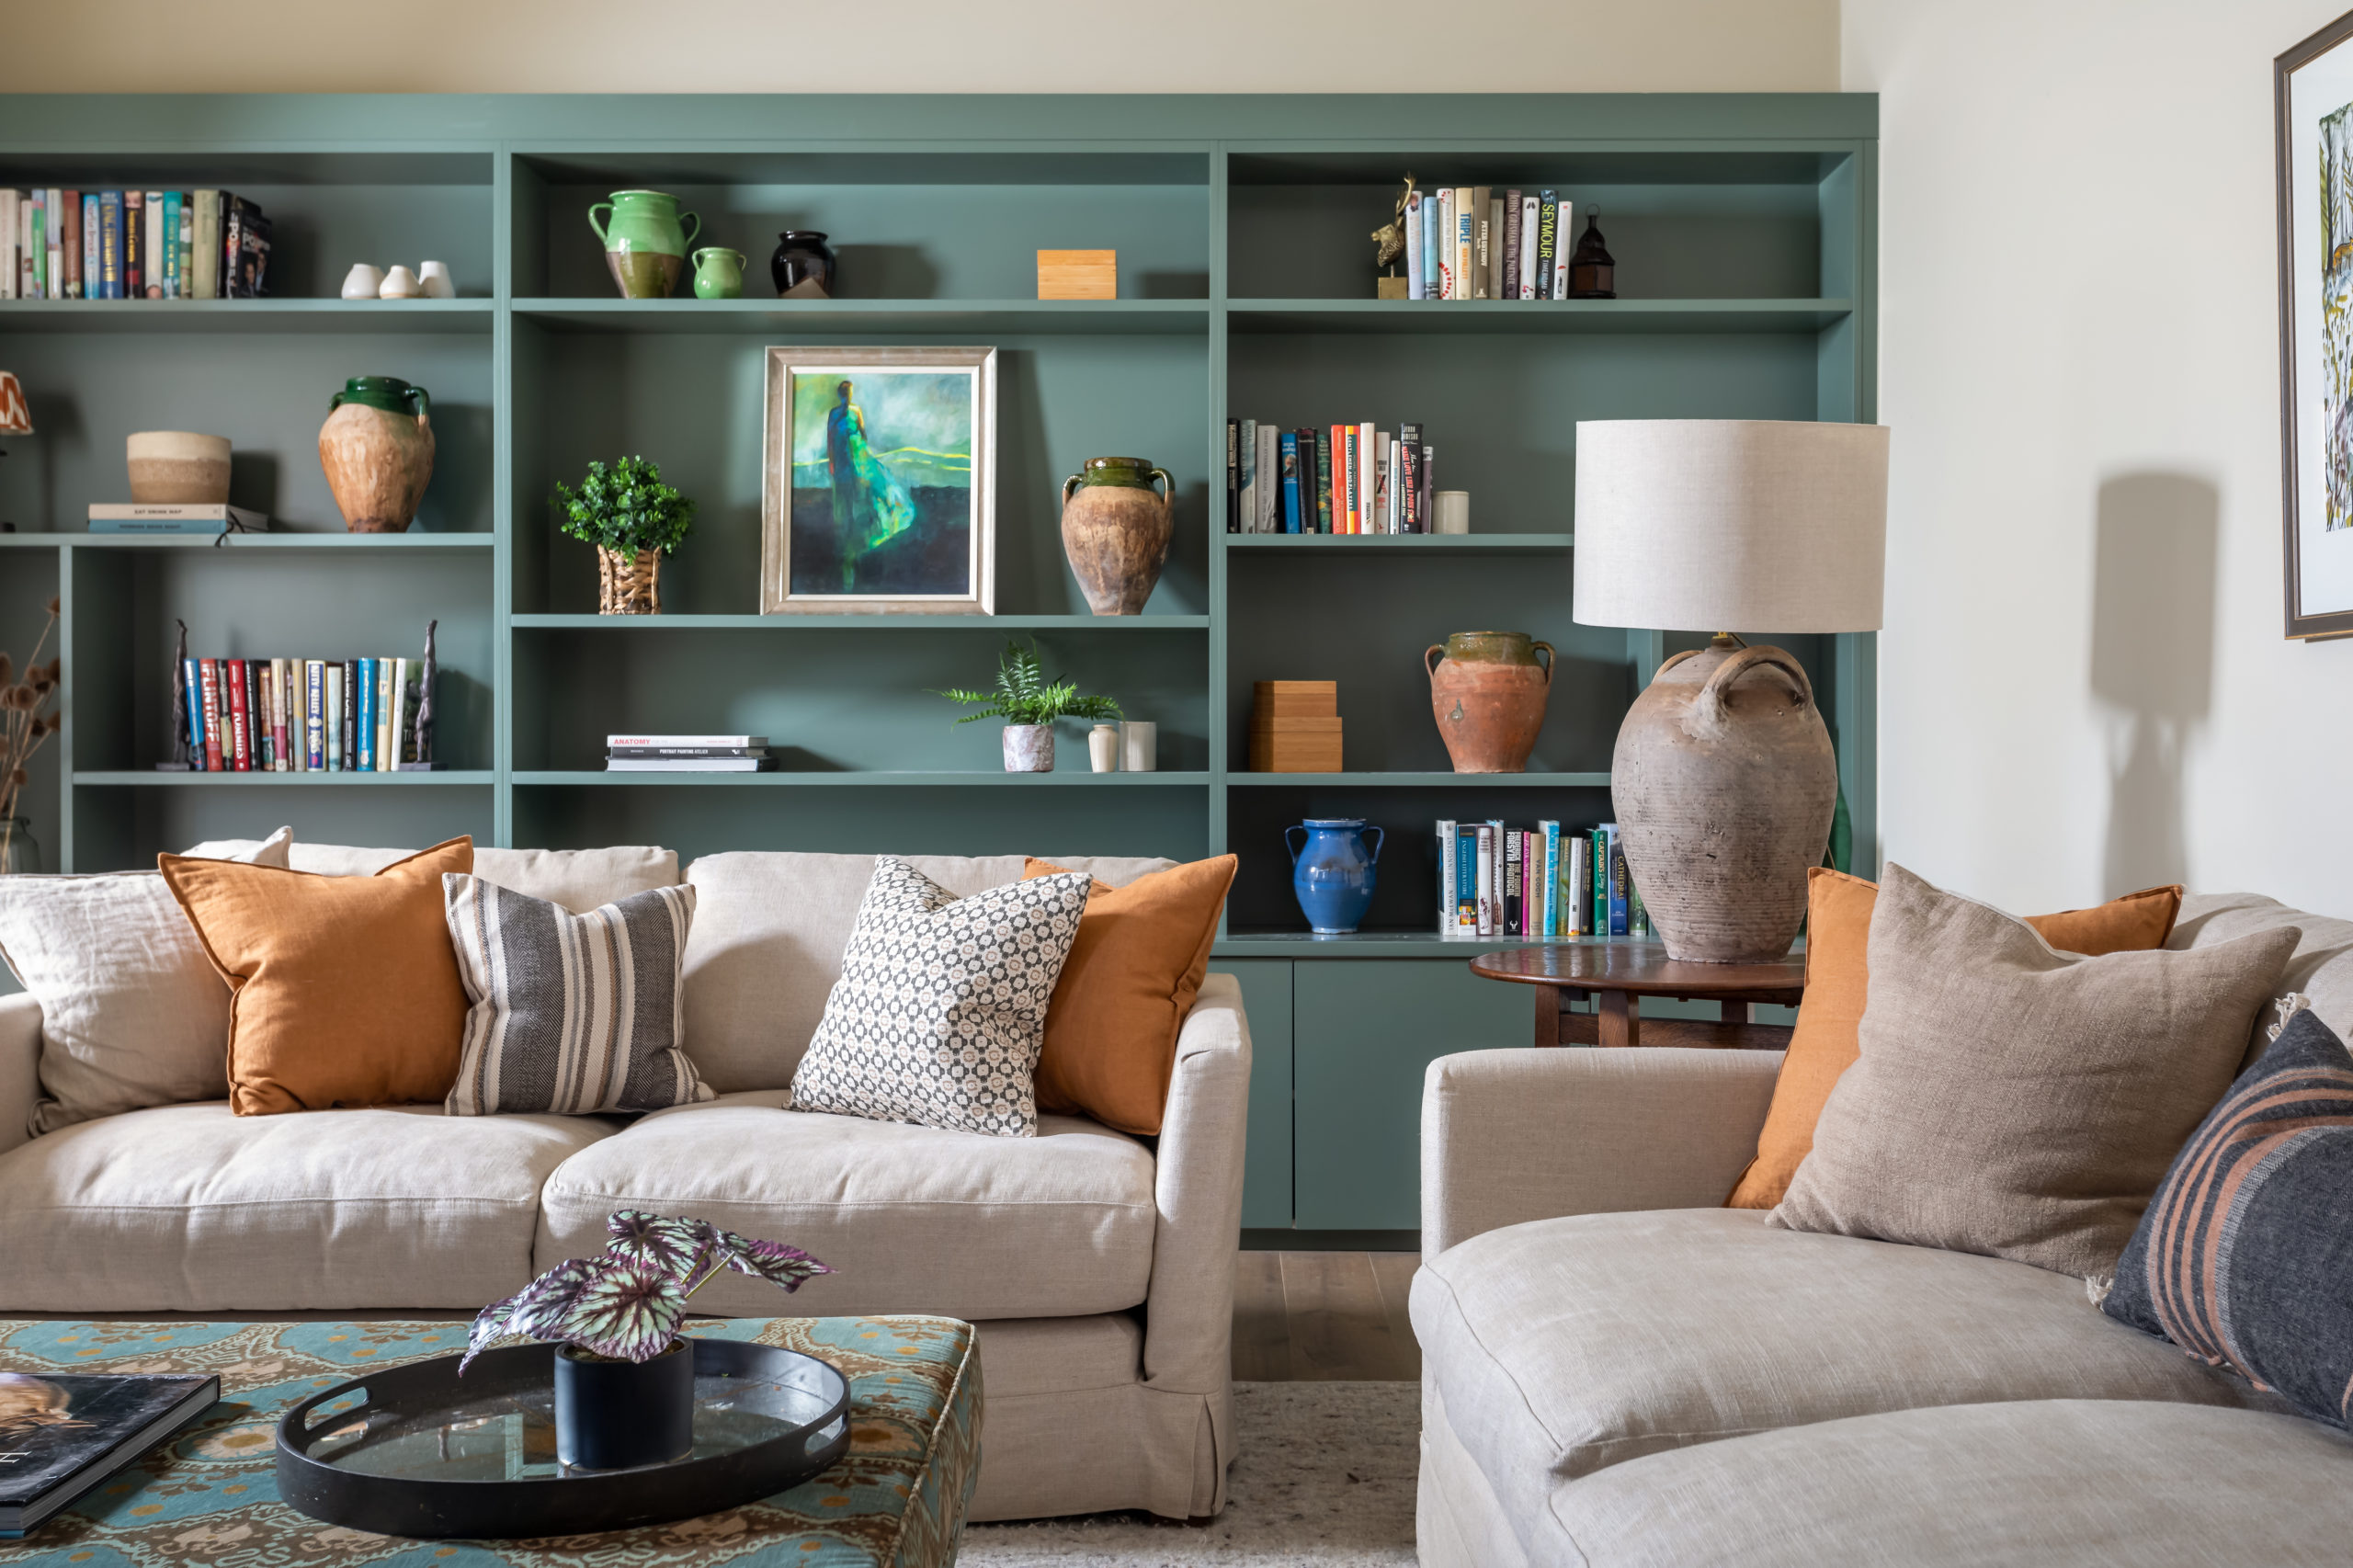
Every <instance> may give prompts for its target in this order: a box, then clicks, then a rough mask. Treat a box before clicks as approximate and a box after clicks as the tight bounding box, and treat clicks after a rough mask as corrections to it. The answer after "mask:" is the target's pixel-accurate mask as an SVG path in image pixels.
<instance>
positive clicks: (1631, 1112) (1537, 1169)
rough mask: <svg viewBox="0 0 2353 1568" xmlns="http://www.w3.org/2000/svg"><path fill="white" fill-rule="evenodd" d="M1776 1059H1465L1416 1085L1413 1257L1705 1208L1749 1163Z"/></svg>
mask: <svg viewBox="0 0 2353 1568" xmlns="http://www.w3.org/2000/svg"><path fill="white" fill-rule="evenodd" d="M1780 1067H1781V1053H1780V1052H1779V1051H1688V1050H1677V1049H1673V1048H1654V1049H1647V1050H1645V1049H1639V1048H1638V1049H1635V1050H1631V1051H1627V1050H1617V1051H1606V1050H1600V1049H1577V1048H1565V1049H1554V1050H1549V1051H1545V1050H1529V1051H1464V1052H1462V1053H1461V1054H1459V1055H1454V1056H1441V1057H1439V1058H1438V1060H1437V1061H1435V1062H1431V1063H1430V1065H1429V1071H1428V1072H1427V1074H1425V1075H1424V1078H1423V1081H1422V1256H1424V1257H1425V1258H1432V1257H1436V1256H1438V1254H1439V1253H1442V1252H1444V1251H1445V1250H1446V1249H1447V1248H1449V1247H1450V1246H1453V1245H1455V1244H1457V1243H1459V1242H1464V1241H1468V1240H1470V1239H1471V1238H1472V1236H1475V1235H1478V1234H1480V1233H1482V1232H1485V1231H1493V1230H1499V1229H1501V1228H1502V1227H1503V1226H1506V1225H1517V1224H1518V1223H1520V1222H1521V1221H1527V1220H1547V1219H1552V1218H1555V1217H1557V1216H1560V1215H1564V1214H1603V1213H1611V1212H1616V1211H1618V1210H1632V1209H1699V1208H1712V1207H1714V1206H1715V1205H1717V1204H1721V1203H1722V1202H1723V1200H1724V1195H1725V1194H1726V1193H1728V1192H1730V1191H1731V1190H1732V1187H1733V1182H1735V1181H1737V1180H1738V1179H1739V1178H1740V1173H1741V1171H1742V1170H1743V1169H1744V1168H1745V1166H1746V1165H1747V1164H1748V1162H1749V1161H1750V1160H1751V1159H1753V1158H1755V1157H1756V1134H1757V1131H1759V1129H1761V1128H1762V1127H1763V1126H1764V1125H1765V1110H1766V1108H1767V1106H1768V1105H1770V1104H1771V1103H1772V1098H1773V1079H1774V1076H1775V1074H1778V1073H1779V1071H1780Z"/></svg>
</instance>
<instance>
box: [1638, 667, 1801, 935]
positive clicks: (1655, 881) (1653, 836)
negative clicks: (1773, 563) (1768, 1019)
mask: <svg viewBox="0 0 2353 1568" xmlns="http://www.w3.org/2000/svg"><path fill="white" fill-rule="evenodd" d="M1609 782H1610V792H1611V796H1612V798H1613V801H1614V802H1615V804H1616V808H1617V812H1618V832H1619V835H1620V840H1621V841H1622V842H1623V844H1624V845H1625V850H1626V867H1627V870H1628V872H1629V873H1630V874H1631V876H1632V877H1633V880H1634V885H1635V886H1636V887H1637V888H1639V889H1641V890H1642V894H1643V907H1644V908H1646V909H1647V910H1649V911H1650V917H1651V924H1652V925H1653V926H1655V927H1657V930H1658V933H1659V936H1660V937H1662V938H1663V939H1664V940H1665V943H1666V951H1667V956H1668V957H1670V958H1677V959H1688V960H1697V961H1699V962H1703V963H1757V962H1768V961H1771V960H1776V959H1779V958H1782V957H1784V956H1786V955H1787V954H1788V952H1789V950H1790V942H1791V941H1793V940H1794V939H1795V938H1796V937H1797V934H1798V926H1800V925H1801V924H1802V922H1803V921H1804V919H1805V873H1806V868H1807V867H1809V866H1818V865H1820V864H1821V863H1822V852H1823V849H1824V846H1826V845H1827V844H1828V843H1829V840H1830V820H1831V817H1832V814H1833V813H1834V812H1836V810H1837V806H1838V764H1837V759H1836V755H1835V754H1834V753H1833V752H1832V750H1831V746H1830V733H1829V731H1828V730H1827V729H1826V728H1825V727H1824V724H1823V722H1822V713H1821V711H1820V710H1818V709H1816V708H1815V707H1814V703H1813V684H1812V683H1811V682H1809V681H1808V680H1807V679H1806V674H1805V669H1804V666H1802V665H1800V664H1799V663H1798V662H1797V660H1796V659H1795V658H1794V657H1793V656H1791V655H1790V654H1789V653H1785V652H1783V651H1782V650H1781V649H1779V648H1767V647H1756V648H1745V647H1741V646H1739V645H1738V644H1737V643H1736V642H1733V640H1731V639H1729V638H1720V639H1718V640H1717V642H1715V643H1714V644H1713V645H1711V646H1710V647H1707V648H1703V649H1698V650H1695V651H1693V652H1690V653H1677V655H1676V656H1675V657H1674V658H1672V659H1669V660H1668V661H1667V662H1666V663H1665V664H1663V665H1660V666H1659V670H1658V675H1657V676H1656V677H1655V678H1654V679H1653V680H1652V682H1651V684H1650V687H1649V688H1648V689H1647V690H1645V691H1644V692H1643V694H1642V695H1641V696H1640V697H1638V698H1636V699H1634V705H1633V707H1632V708H1631V709H1630V710H1627V713H1626V722H1625V724H1624V726H1623V727H1622V728H1620V730H1619V732H1618V749H1617V754H1616V756H1614V757H1613V758H1612V759H1611V763H1610V773H1609Z"/></svg>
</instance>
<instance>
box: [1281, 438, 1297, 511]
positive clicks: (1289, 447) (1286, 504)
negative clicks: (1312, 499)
mask: <svg viewBox="0 0 2353 1568" xmlns="http://www.w3.org/2000/svg"><path fill="white" fill-rule="evenodd" d="M1279 439H1280V440H1281V443H1282V462H1283V532H1285V533H1287V534H1295V533H1297V532H1299V531H1300V527H1299V435H1298V432H1296V431H1292V430H1286V431H1284V432H1283V433H1282V435H1281V437H1279Z"/></svg>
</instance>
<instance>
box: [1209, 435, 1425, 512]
mask: <svg viewBox="0 0 2353 1568" xmlns="http://www.w3.org/2000/svg"><path fill="white" fill-rule="evenodd" d="M1437 456H1438V453H1437V449H1435V448H1433V447H1431V446H1429V445H1428V444H1427V442H1425V441H1424V440H1423V438H1422V427H1421V426H1419V425H1401V426H1398V427H1397V430H1396V433H1395V434H1394V435H1393V436H1392V434H1391V433H1390V432H1389V431H1386V430H1376V429H1374V428H1373V427H1372V426H1370V425H1333V426H1325V427H1320V428H1310V429H1302V430H1283V429H1279V428H1277V427H1276V426H1273V425H1267V424H1261V423H1260V422H1259V421H1257V420H1256V419H1229V420H1227V421H1226V422H1225V531H1226V532H1228V533H1230V534H1426V533H1427V532H1429V531H1430V496H1431V495H1432V494H1434V492H1433V491H1432V489H1431V487H1430V472H1431V467H1432V464H1433V463H1434V462H1435V461H1436V460H1437Z"/></svg>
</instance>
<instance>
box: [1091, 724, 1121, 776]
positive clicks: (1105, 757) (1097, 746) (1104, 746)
mask: <svg viewBox="0 0 2353 1568" xmlns="http://www.w3.org/2000/svg"><path fill="white" fill-rule="evenodd" d="M1086 760H1087V761H1088V762H1089V763H1091V764H1093V765H1094V768H1095V771H1096V772H1097V773H1117V772H1119V771H1120V726H1119V725H1117V724H1097V725H1096V726H1095V728H1093V729H1091V730H1089V731H1087V732H1086Z"/></svg>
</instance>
